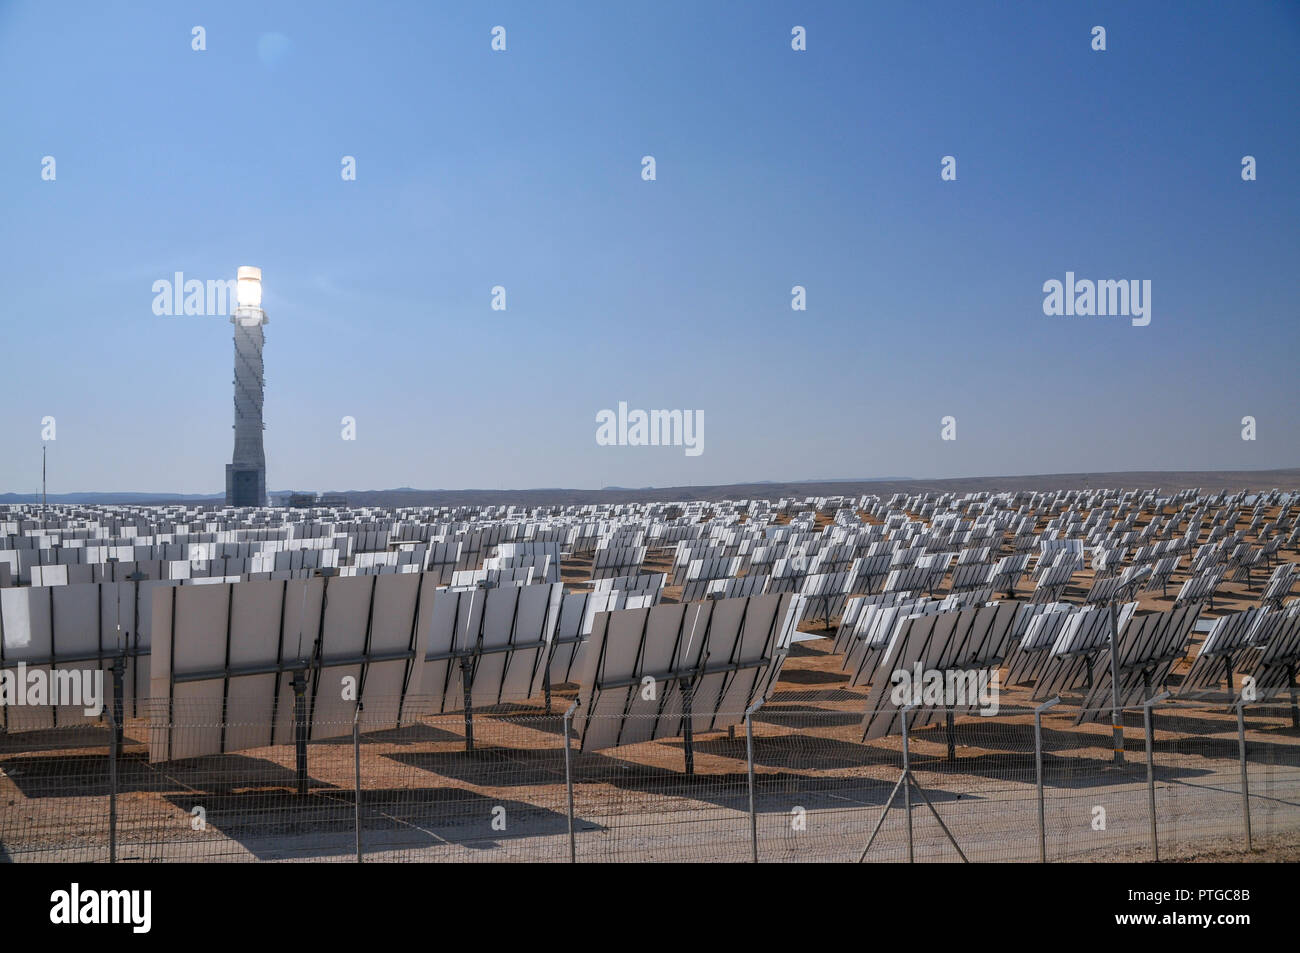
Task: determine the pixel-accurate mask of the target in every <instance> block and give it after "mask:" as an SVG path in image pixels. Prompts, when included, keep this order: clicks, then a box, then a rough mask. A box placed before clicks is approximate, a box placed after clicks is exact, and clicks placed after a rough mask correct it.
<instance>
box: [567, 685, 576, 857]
mask: <svg viewBox="0 0 1300 953" xmlns="http://www.w3.org/2000/svg"><path fill="white" fill-rule="evenodd" d="M577 707H578V700H577V699H576V698H575V699H574V700H573V704H572V705H570V706H569V710H568V711H566V712H565V713H564V786H565V788H566V789H567V790H568V799H569V807H568V814H569V863H571V864H576V863H577V862H578V841H577V836H576V835H575V834H574V829H573V759H572V756H571V755H570V753H569V723H570V721H572V719H573V712H574V711H575V710H576V709H577Z"/></svg>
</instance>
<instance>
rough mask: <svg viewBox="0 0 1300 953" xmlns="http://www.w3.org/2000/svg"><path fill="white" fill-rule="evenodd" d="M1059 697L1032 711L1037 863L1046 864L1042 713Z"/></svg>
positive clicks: (1059, 697)
mask: <svg viewBox="0 0 1300 953" xmlns="http://www.w3.org/2000/svg"><path fill="white" fill-rule="evenodd" d="M1060 701H1061V696H1060V695H1057V696H1056V697H1055V698H1053V699H1051V700H1050V701H1046V702H1043V704H1041V705H1039V706H1038V707H1037V708H1035V709H1034V769H1035V771H1036V773H1037V777H1038V862H1039V863H1040V864H1045V863H1047V822H1046V819H1045V817H1044V812H1043V712H1045V711H1047V709H1049V708H1051V707H1052V706H1053V705H1056V704H1059V703H1060Z"/></svg>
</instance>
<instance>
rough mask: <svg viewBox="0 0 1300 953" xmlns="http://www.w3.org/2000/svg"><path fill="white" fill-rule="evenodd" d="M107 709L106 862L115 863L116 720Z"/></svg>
mask: <svg viewBox="0 0 1300 953" xmlns="http://www.w3.org/2000/svg"><path fill="white" fill-rule="evenodd" d="M114 715H115V712H114V711H113V708H112V707H111V706H110V707H109V710H108V727H109V732H108V862H109V863H110V864H115V863H117V750H118V747H117V721H118V719H117V718H116V717H114Z"/></svg>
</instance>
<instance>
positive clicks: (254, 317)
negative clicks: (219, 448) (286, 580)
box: [226, 265, 267, 506]
mask: <svg viewBox="0 0 1300 953" xmlns="http://www.w3.org/2000/svg"><path fill="white" fill-rule="evenodd" d="M237 277H238V281H237V282H236V284H235V301H236V306H235V313H234V314H232V315H231V316H230V323H231V324H233V325H234V326H235V451H234V454H233V455H232V456H231V459H230V463H228V464H226V505H228V506H265V505H266V452H265V451H264V450H263V448H262V431H263V430H264V429H265V426H264V424H263V423H262V387H263V383H264V382H263V378H262V342H263V336H262V327H263V325H265V324H266V323H267V317H266V312H265V311H263V310H262V269H261V268H254V267H252V266H250V265H240V266H239V272H238V275H237Z"/></svg>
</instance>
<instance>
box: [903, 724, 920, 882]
mask: <svg viewBox="0 0 1300 953" xmlns="http://www.w3.org/2000/svg"><path fill="white" fill-rule="evenodd" d="M914 707H916V706H914V705H909V706H907V707H906V708H903V709H902V710H901V711H900V712H899V714H901V715H902V716H903V813H904V814H906V815H907V862H908V863H909V864H913V863H916V849H915V846H914V844H913V842H912V784H911V777H912V760H911V752H910V750H909V748H908V744H907V713H908V712H909V711H910V710H911V709H912V708H914Z"/></svg>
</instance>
